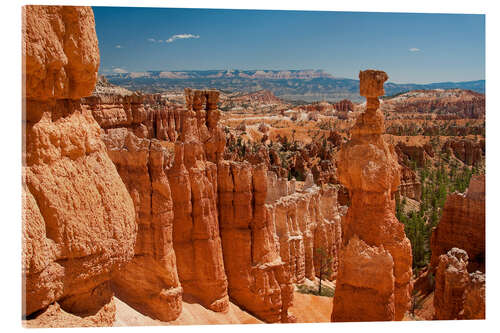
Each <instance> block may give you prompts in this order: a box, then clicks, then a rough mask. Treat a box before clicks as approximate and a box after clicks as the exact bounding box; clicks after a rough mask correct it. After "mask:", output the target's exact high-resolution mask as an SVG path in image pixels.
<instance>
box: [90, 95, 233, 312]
mask: <svg viewBox="0 0 500 333" xmlns="http://www.w3.org/2000/svg"><path fill="white" fill-rule="evenodd" d="M217 97H218V93H217V92H212V91H194V92H192V91H190V90H186V98H187V107H188V108H183V107H181V106H178V105H172V104H167V103H165V102H164V101H162V100H161V99H158V98H156V96H154V95H152V96H150V95H145V96H142V95H132V96H93V97H92V98H87V99H86V103H87V105H88V107H89V108H90V109H91V110H92V113H93V115H94V117H95V118H96V119H97V120H98V122H99V123H100V124H101V127H102V128H103V129H104V131H105V134H104V135H103V138H104V141H105V142H106V145H107V148H108V153H109V155H110V156H111V157H112V159H113V161H114V162H115V164H116V166H117V169H118V171H119V173H120V175H121V176H122V178H123V179H124V181H125V183H126V184H127V187H128V189H129V191H130V193H131V195H132V198H133V199H134V203H135V206H136V211H137V214H138V220H139V222H140V223H139V238H138V242H137V244H136V256H135V258H134V262H133V263H131V264H130V265H128V267H127V271H126V272H123V274H121V275H119V276H117V277H116V279H115V281H114V282H115V283H114V286H115V287H116V288H117V290H120V295H121V296H122V297H123V298H126V300H127V301H128V302H129V303H131V304H133V305H134V306H135V307H136V308H138V309H140V310H141V311H142V312H145V313H146V314H150V315H152V316H154V317H155V318H158V319H161V320H164V321H168V320H173V319H175V318H177V316H178V315H179V313H180V311H181V295H182V294H184V297H185V298H186V297H188V298H194V299H195V300H196V301H198V302H200V303H201V304H202V305H204V306H205V307H207V308H209V309H212V310H214V311H225V310H226V309H227V307H228V297H227V282H226V276H225V274H224V265H223V260H222V249H221V242H220V237H219V226H218V216H217V215H218V214H217V205H216V200H217V178H216V174H217V168H216V164H215V163H216V162H217V160H218V158H219V156H218V154H219V155H220V152H221V151H222V150H223V149H224V138H223V136H222V134H221V133H220V131H219V130H220V129H219V128H218V126H217V122H218V110H217V109H216V107H217ZM193 100H194V103H195V106H193ZM205 105H206V107H205V109H203V106H205ZM221 136H222V138H221ZM209 158H210V159H211V160H212V161H213V162H211V161H208V160H207V159H209ZM146 276H147V278H146ZM140 278H142V279H145V280H146V281H147V283H143V287H144V288H132V286H133V284H134V283H137V279H140ZM181 286H182V287H181ZM151 295H154V296H151Z"/></svg>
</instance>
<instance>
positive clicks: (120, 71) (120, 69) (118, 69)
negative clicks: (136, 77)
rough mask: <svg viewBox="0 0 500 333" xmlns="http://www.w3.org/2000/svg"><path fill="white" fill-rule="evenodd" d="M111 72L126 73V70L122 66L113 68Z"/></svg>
mask: <svg viewBox="0 0 500 333" xmlns="http://www.w3.org/2000/svg"><path fill="white" fill-rule="evenodd" d="M113 72H114V73H119V74H124V73H128V71H127V70H126V69H123V68H118V67H116V68H113Z"/></svg>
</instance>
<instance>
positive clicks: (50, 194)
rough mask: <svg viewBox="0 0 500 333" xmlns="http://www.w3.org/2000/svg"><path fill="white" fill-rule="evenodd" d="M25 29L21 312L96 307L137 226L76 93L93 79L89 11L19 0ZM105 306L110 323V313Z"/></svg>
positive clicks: (91, 311)
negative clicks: (56, 305) (51, 307)
mask: <svg viewBox="0 0 500 333" xmlns="http://www.w3.org/2000/svg"><path fill="white" fill-rule="evenodd" d="M23 37H24V40H23V62H24V64H25V66H24V68H23V70H24V73H23V74H24V75H25V78H26V82H25V87H24V91H25V97H26V106H25V111H26V112H25V118H24V119H23V120H24V122H25V131H26V132H25V138H26V142H25V143H26V146H25V150H24V151H23V154H24V158H25V160H24V163H23V212H24V216H23V255H22V261H23V266H22V268H23V278H24V284H23V287H24V290H23V291H24V295H25V302H24V303H25V304H24V308H23V315H30V314H33V313H34V312H35V311H39V310H43V309H45V308H47V307H48V306H49V305H50V304H52V303H54V302H58V303H59V304H60V306H61V307H62V309H64V310H65V311H66V312H69V313H71V314H75V315H79V316H91V315H95V314H97V313H101V312H100V311H101V309H102V308H103V307H105V306H107V305H106V304H108V305H109V304H110V303H111V297H112V295H113V292H112V289H111V284H110V280H111V276H112V274H113V272H114V271H116V269H117V268H119V267H120V266H121V265H123V264H125V263H126V262H127V261H129V260H130V259H131V258H132V256H133V246H134V243H135V239H136V234H137V225H136V222H135V214H134V206H133V203H132V200H131V198H130V195H129V193H128V192H127V189H126V188H125V185H124V184H123V182H122V180H121V179H120V176H119V175H118V173H117V172H116V169H115V167H114V165H113V163H112V162H111V160H110V159H109V157H108V155H107V153H106V147H105V145H104V143H103V142H102V140H101V138H100V128H99V125H98V124H97V123H96V122H95V120H94V118H93V117H92V114H91V113H90V112H88V111H87V110H85V108H82V106H81V104H80V101H79V100H78V99H79V98H80V97H83V96H86V95H89V94H90V93H91V92H92V90H93V88H94V84H95V80H96V77H97V67H98V64H99V53H98V46H97V37H96V34H95V28H94V17H93V13H92V10H91V8H90V7H59V6H26V7H25V8H24V12H23ZM109 306H111V307H112V305H109ZM103 313H104V315H103V316H104V317H105V318H103V317H101V319H100V321H101V322H103V323H104V324H105V323H106V322H107V323H108V324H109V323H110V322H112V318H114V311H104V312H103Z"/></svg>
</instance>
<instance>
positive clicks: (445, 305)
mask: <svg viewBox="0 0 500 333" xmlns="http://www.w3.org/2000/svg"><path fill="white" fill-rule="evenodd" d="M467 261H468V256H467V253H466V252H465V251H464V250H461V249H458V248H455V247H454V248H452V249H451V250H449V251H448V252H447V253H446V254H442V255H441V256H439V263H438V266H437V268H436V287H435V291H434V308H435V310H436V312H435V315H434V318H435V319H438V320H453V319H485V277H484V274H483V273H481V272H479V271H477V272H474V273H471V274H469V273H468V272H467V264H468V262H467Z"/></svg>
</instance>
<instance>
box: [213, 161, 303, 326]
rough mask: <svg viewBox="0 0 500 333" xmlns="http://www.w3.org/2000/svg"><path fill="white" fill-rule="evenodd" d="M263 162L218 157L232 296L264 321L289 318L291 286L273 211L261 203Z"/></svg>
mask: <svg viewBox="0 0 500 333" xmlns="http://www.w3.org/2000/svg"><path fill="white" fill-rule="evenodd" d="M266 177H267V169H266V167H265V166H264V165H263V164H260V165H257V166H252V165H250V164H249V163H247V162H244V163H238V162H230V161H221V162H220V163H219V168H218V189H219V216H220V229H221V236H222V249H223V252H224V265H225V268H226V274H227V277H228V282H229V295H230V297H231V299H232V300H233V301H234V302H235V303H236V304H238V305H239V306H241V307H242V308H243V309H246V310H247V311H249V312H251V313H253V314H255V315H256V316H258V317H259V318H262V319H263V320H265V321H266V322H290V321H293V318H291V317H290V316H289V315H288V308H289V307H290V306H291V302H292V298H293V285H292V283H291V281H290V275H289V273H288V271H287V269H286V266H285V264H284V263H283V261H282V260H281V257H280V253H279V244H278V243H277V241H276V239H275V225H274V219H273V218H272V217H273V216H272V212H271V211H269V210H268V209H267V207H266V206H265V200H266V196H267V191H268V188H267V180H266Z"/></svg>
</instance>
